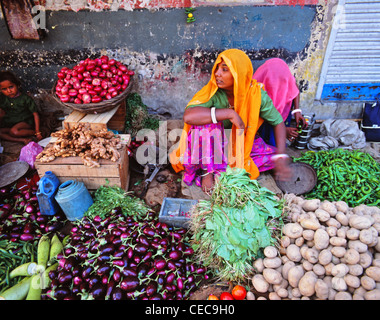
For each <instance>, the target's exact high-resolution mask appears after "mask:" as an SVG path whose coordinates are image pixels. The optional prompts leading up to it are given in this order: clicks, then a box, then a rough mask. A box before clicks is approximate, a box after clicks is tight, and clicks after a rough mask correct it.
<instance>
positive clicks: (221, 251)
mask: <svg viewBox="0 0 380 320" xmlns="http://www.w3.org/2000/svg"><path fill="white" fill-rule="evenodd" d="M217 253H218V256H220V257H222V258H223V259H225V260H227V261H229V260H230V252H229V250H228V248H227V245H221V246H220V247H219V248H218V251H217Z"/></svg>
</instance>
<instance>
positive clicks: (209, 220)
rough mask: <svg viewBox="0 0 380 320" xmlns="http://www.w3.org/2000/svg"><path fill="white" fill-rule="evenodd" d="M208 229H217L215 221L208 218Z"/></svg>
mask: <svg viewBox="0 0 380 320" xmlns="http://www.w3.org/2000/svg"><path fill="white" fill-rule="evenodd" d="M206 229H207V230H214V229H215V223H214V222H213V221H212V220H211V219H207V220H206Z"/></svg>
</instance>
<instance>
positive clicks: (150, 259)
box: [44, 208, 208, 300]
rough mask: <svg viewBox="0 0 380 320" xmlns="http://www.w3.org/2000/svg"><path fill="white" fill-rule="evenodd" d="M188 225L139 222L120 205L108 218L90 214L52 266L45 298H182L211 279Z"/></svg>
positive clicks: (73, 230) (72, 232)
mask: <svg viewBox="0 0 380 320" xmlns="http://www.w3.org/2000/svg"><path fill="white" fill-rule="evenodd" d="M186 232H187V230H186V229H182V228H175V229H173V228H171V227H168V225H167V224H165V223H161V222H157V220H154V221H151V220H149V221H148V220H143V221H135V220H134V219H133V218H132V217H127V216H125V215H123V214H122V213H121V212H120V210H118V208H115V209H114V210H113V213H110V216H108V217H107V218H105V219H103V220H102V219H101V218H100V217H99V216H96V217H94V218H93V219H92V220H91V219H90V218H88V217H85V218H83V219H82V220H81V222H80V223H76V225H75V226H74V227H73V228H72V230H71V236H70V240H69V242H68V243H67V244H66V245H65V247H64V251H63V253H62V254H61V255H60V256H59V259H60V260H59V265H58V268H57V269H56V270H55V271H50V273H49V277H50V279H51V287H50V288H49V289H48V291H47V292H46V294H45V295H44V297H45V299H48V298H52V299H57V300H79V299H95V300H182V299H187V298H188V297H189V296H190V295H191V294H192V293H193V292H194V291H195V290H196V289H197V288H198V286H199V283H200V282H201V281H203V280H204V279H207V278H208V275H207V274H206V268H205V267H203V266H201V265H200V264H198V263H195V262H194V261H193V260H192V259H193V250H192V248H191V247H189V246H188V245H187V244H186V243H185V241H186V237H187V235H186Z"/></svg>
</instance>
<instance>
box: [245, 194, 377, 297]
mask: <svg viewBox="0 0 380 320" xmlns="http://www.w3.org/2000/svg"><path fill="white" fill-rule="evenodd" d="M285 197H286V198H285V200H286V203H287V207H288V219H289V220H288V221H289V222H286V223H285V224H284V226H283V230H282V237H281V240H280V242H279V243H280V245H279V248H277V247H274V246H270V247H266V248H265V249H264V256H265V258H260V259H256V260H255V261H254V268H255V270H256V273H255V275H254V276H253V278H252V286H253V288H254V289H255V291H256V296H255V294H253V292H254V290H252V291H253V292H250V293H249V295H248V296H247V298H248V299H252V300H254V299H258V300H259V299H270V300H279V299H292V300H296V299H307V300H311V299H312V300H315V299H318V300H380V239H379V232H380V209H379V208H377V207H371V206H366V205H360V206H357V207H355V208H350V207H348V205H347V204H346V203H345V202H343V201H337V202H330V201H320V200H318V199H313V200H305V199H303V198H302V197H299V196H295V195H293V194H290V195H289V194H288V195H286V196H285Z"/></svg>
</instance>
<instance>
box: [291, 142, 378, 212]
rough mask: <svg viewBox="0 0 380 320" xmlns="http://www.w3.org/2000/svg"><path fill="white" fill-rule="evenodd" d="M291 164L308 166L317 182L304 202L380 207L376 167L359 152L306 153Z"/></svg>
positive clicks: (366, 156) (329, 151)
mask: <svg viewBox="0 0 380 320" xmlns="http://www.w3.org/2000/svg"><path fill="white" fill-rule="evenodd" d="M294 161H296V162H297V161H298V162H304V163H307V164H309V165H311V166H312V167H313V168H314V169H315V171H316V173H317V178H318V182H317V185H316V186H315V187H314V189H313V190H312V191H310V192H309V193H307V194H305V195H304V196H305V198H306V199H320V200H325V199H326V200H329V201H345V202H346V203H347V204H348V205H349V206H351V207H356V206H358V205H360V204H366V205H369V206H371V205H373V206H378V205H379V204H380V165H379V163H377V162H376V160H375V159H373V158H372V156H371V155H370V154H368V153H366V152H362V151H359V150H346V149H342V148H338V149H333V150H322V151H318V152H314V151H307V152H305V153H302V154H301V157H299V158H295V159H294Z"/></svg>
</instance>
